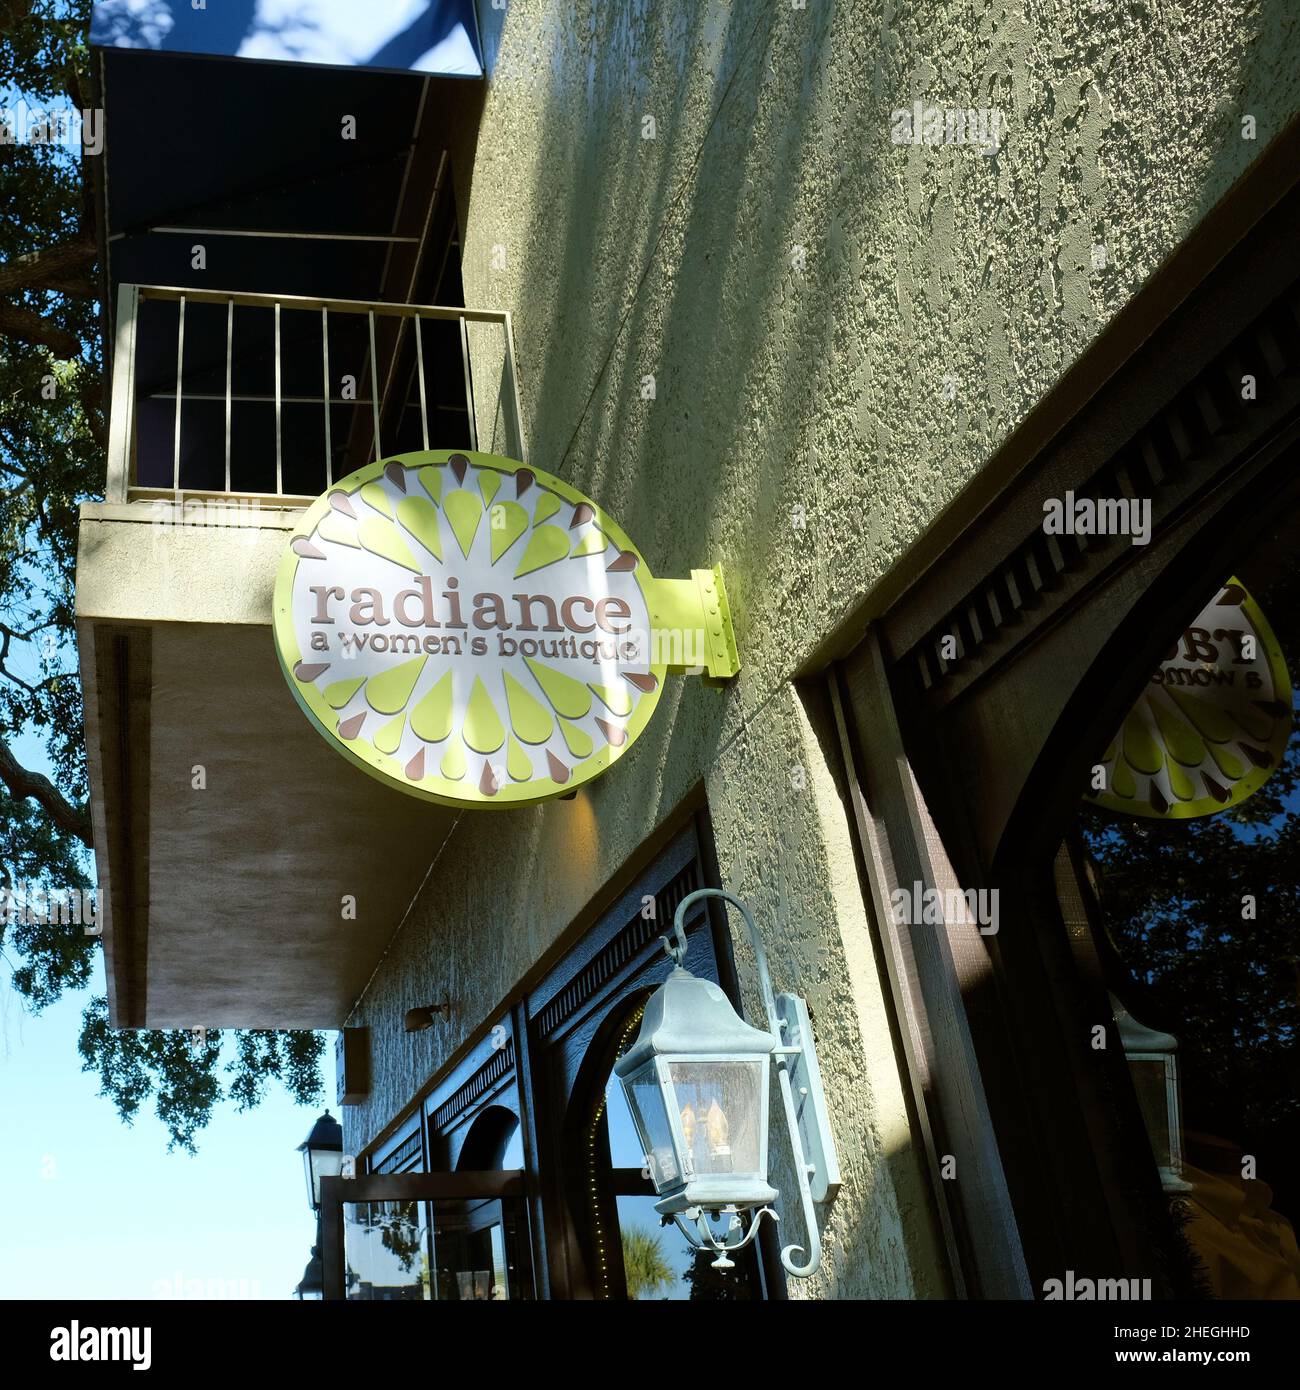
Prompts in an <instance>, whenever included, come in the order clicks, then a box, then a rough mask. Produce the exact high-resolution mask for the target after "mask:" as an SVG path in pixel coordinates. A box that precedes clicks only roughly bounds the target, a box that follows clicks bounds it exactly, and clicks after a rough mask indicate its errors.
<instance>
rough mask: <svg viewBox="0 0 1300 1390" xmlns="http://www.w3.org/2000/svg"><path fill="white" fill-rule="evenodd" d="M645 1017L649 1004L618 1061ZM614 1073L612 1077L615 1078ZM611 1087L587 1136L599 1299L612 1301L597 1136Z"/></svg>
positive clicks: (633, 1018) (635, 1017) (634, 1020)
mask: <svg viewBox="0 0 1300 1390" xmlns="http://www.w3.org/2000/svg"><path fill="white" fill-rule="evenodd" d="M644 1013H645V1001H644V1000H642V1002H641V1003H640V1004H639V1005H638V1006H637V1008H636V1009H635V1010H634V1011H633V1012H632V1013H631V1014H630V1015H629V1017H628V1020H627V1023H626V1024H625V1025H624V1028H623V1031H622V1032H621V1033H620V1034H619V1038H618V1046H617V1048H616V1049H615V1051H614V1056H615V1058H616V1059H617V1058H618V1057H621V1056H622V1055H623V1053H624V1052H626V1051H627V1049H628V1047H629V1046H630V1045H631V1042H632V1039H633V1037H634V1036H635V1035H636V1031H637V1029H638V1028H640V1026H641V1015H642V1014H644ZM612 1074H613V1073H612V1071H611V1073H610V1075H612ZM608 1087H609V1076H606V1078H605V1083H604V1085H603V1086H601V1088H600V1094H599V1097H598V1098H597V1100H596V1104H595V1105H594V1106H593V1107H592V1113H591V1119H590V1121H589V1123H588V1125H587V1133H586V1164H587V1200H588V1203H589V1207H590V1210H589V1215H590V1217H591V1231H592V1238H593V1241H594V1245H595V1252H596V1270H595V1274H596V1280H595V1282H596V1297H597V1298H603V1299H608V1298H610V1297H611V1295H610V1286H609V1245H608V1240H607V1237H606V1232H605V1223H604V1219H603V1215H602V1211H601V1201H600V1182H599V1176H598V1174H599V1169H598V1166H597V1162H598V1160H597V1155H596V1136H597V1135H598V1134H599V1132H600V1121H601V1117H602V1116H603V1115H604V1113H605V1104H606V1092H607V1089H608ZM614 1210H615V1220H617V1212H618V1207H617V1203H616V1204H615V1208H614Z"/></svg>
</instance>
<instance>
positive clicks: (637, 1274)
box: [623, 1226, 673, 1298]
mask: <svg viewBox="0 0 1300 1390" xmlns="http://www.w3.org/2000/svg"><path fill="white" fill-rule="evenodd" d="M623 1275H624V1278H625V1279H626V1280H627V1296H628V1297H629V1298H653V1297H654V1296H655V1295H656V1294H657V1293H659V1292H660V1290H662V1289H667V1288H671V1287H672V1282H673V1270H672V1266H671V1265H670V1264H669V1263H668V1257H667V1256H666V1255H665V1254H664V1246H663V1238H662V1237H661V1236H657V1235H655V1233H654V1232H653V1231H647V1230H643V1229H642V1228H641V1227H640V1226H625V1227H624V1228H623Z"/></svg>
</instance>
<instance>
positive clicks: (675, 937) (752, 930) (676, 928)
mask: <svg viewBox="0 0 1300 1390" xmlns="http://www.w3.org/2000/svg"><path fill="white" fill-rule="evenodd" d="M704 898H721V899H722V901H723V902H725V903H729V904H730V905H731V906H732V907H734V908H735V909H736V910H737V912H739V913H740V915H741V917H742V918H743V919H744V922H745V926H746V927H747V928H748V929H749V941H750V945H751V946H752V947H753V948H754V959H755V961H756V962H757V964H758V985H759V989H760V990H761V991H762V995H763V1008H764V1010H765V1011H766V1013H767V1027H768V1031H769V1032H770V1033H771V1034H772V1036H773V1037H774V1038H776V1039H777V1046H776V1047H775V1048H774V1049H773V1052H772V1056H773V1059H774V1060H775V1062H776V1069H777V1078H778V1080H779V1081H780V1085H781V1102H782V1106H783V1108H784V1110H785V1125H786V1130H787V1132H788V1133H789V1136H790V1148H791V1149H792V1150H793V1152H794V1161H795V1162H794V1168H795V1179H796V1181H797V1182H798V1184H799V1199H800V1205H801V1206H802V1208H803V1219H804V1227H805V1229H806V1230H807V1232H808V1245H807V1255H808V1259H807V1262H806V1263H804V1264H797V1263H796V1262H795V1259H794V1256H795V1255H796V1254H803V1253H804V1251H805V1247H804V1246H802V1245H787V1246H786V1247H785V1249H783V1250H782V1251H781V1263H782V1265H784V1266H785V1269H786V1270H787V1272H788V1273H790V1274H793V1275H796V1276H797V1277H798V1278H801V1279H803V1278H807V1276H808V1275H810V1274H811V1273H813V1271H814V1270H815V1269H816V1268H817V1267H818V1265H820V1264H821V1258H822V1241H821V1232H820V1231H819V1230H818V1229H817V1212H816V1209H815V1208H814V1206H813V1195H812V1188H811V1187H810V1186H809V1184H808V1159H807V1155H806V1154H805V1153H804V1151H803V1142H802V1140H801V1139H800V1137H799V1120H798V1117H797V1115H796V1114H795V1108H794V1090H793V1088H792V1086H791V1085H790V1060H789V1059H790V1056H791V1055H792V1054H793V1055H798V1054H799V1053H800V1052H802V1050H803V1049H802V1048H798V1047H787V1046H786V1045H785V1036H784V1034H785V1025H784V1023H783V1022H782V1020H781V1019H780V1017H779V1016H778V1015H777V1011H776V997H775V995H774V994H773V993H772V976H771V972H770V971H769V970H768V967H767V951H766V950H765V949H764V947H763V938H762V937H761V936H760V935H759V933H758V927H757V926H756V925H755V923H754V918H753V915H752V914H751V912H750V910H749V908H748V907H746V906H745V904H744V903H743V902H741V901H740V899H739V898H738V897H736V896H735V894H733V893H728V892H727V891H726V890H725V889H722V888H697V889H696V890H695V892H693V893H688V894H687V895H686V896H685V897H684V898H683V899H682V900H681V902H680V903H678V904H677V911H676V912H675V913H674V914H673V929H672V936H663V937H660V940H661V941H662V942H663V943H664V949H665V950H666V951H667V952H668V954H669V955H670V956H671V957H672V958H673V961H674V962H675V963H676V964H677V965H681V964H682V963H683V962H684V960H685V959H686V911H687V909H688V908H689V907H690V906H691V904H692V903H695V902H699V901H701V900H702V899H704Z"/></svg>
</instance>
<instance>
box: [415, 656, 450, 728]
mask: <svg viewBox="0 0 1300 1390" xmlns="http://www.w3.org/2000/svg"><path fill="white" fill-rule="evenodd" d="M411 728H412V729H413V730H414V731H415V732H416V733H417V734H418V735H419V736H420V737H421V738H422V739H424V740H425V741H426V742H428V743H441V742H442V741H443V739H445V738H446V737H447V735H448V734H449V733H451V672H450V671H444V672H443V674H442V675H441V676H440V677H439V678H438V680H437V681H436V682H435V683H434V685H433V688H432V689H431V690H430V691H429V693H428V694H427V695H425V696H424V697H423V698H422V699H421V700H420V703H419V704H418V705H416V707H415V708H414V709H413V710H412V711H411Z"/></svg>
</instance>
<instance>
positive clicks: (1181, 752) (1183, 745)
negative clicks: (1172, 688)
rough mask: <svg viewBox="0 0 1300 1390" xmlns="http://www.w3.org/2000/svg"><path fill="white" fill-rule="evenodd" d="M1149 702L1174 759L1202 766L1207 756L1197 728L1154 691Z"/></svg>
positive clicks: (1185, 765) (1184, 764) (1148, 699)
mask: <svg viewBox="0 0 1300 1390" xmlns="http://www.w3.org/2000/svg"><path fill="white" fill-rule="evenodd" d="M1147 704H1148V705H1150V706H1151V709H1152V712H1153V713H1154V714H1155V717H1156V723H1157V724H1158V725H1159V726H1160V737H1161V738H1163V739H1164V741H1165V748H1166V749H1167V750H1168V751H1169V753H1170V754H1171V755H1172V757H1173V759H1174V761H1175V762H1179V763H1182V765H1183V766H1184V767H1200V765H1201V763H1202V762H1203V761H1204V758H1205V744H1204V743H1203V742H1202V741H1201V736H1200V735H1199V734H1198V733H1197V732H1196V730H1195V729H1193V728H1192V726H1191V725H1190V724H1189V723H1188V722H1187V721H1186V719H1184V718H1183V716H1182V712H1181V711H1180V710H1178V709H1177V708H1173V707H1171V706H1169V705H1167V704H1166V703H1165V702H1164V701H1163V700H1162V699H1161V698H1160V697H1159V695H1157V694H1155V693H1154V692H1151V693H1149V694H1148V695H1147ZM1183 799H1184V800H1186V799H1187V798H1186V797H1184V798H1183Z"/></svg>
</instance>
